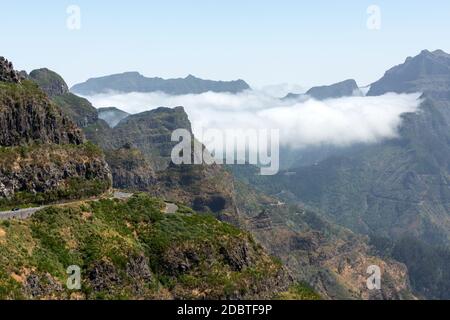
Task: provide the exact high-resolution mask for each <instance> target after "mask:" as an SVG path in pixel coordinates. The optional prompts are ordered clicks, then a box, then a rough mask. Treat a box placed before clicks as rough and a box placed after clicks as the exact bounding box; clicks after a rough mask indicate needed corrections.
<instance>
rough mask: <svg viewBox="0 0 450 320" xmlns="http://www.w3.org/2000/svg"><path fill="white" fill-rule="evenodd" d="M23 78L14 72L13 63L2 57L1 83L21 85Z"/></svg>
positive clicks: (0, 65)
mask: <svg viewBox="0 0 450 320" xmlns="http://www.w3.org/2000/svg"><path fill="white" fill-rule="evenodd" d="M21 78H22V77H21V76H20V74H19V72H17V71H16V70H14V67H13V64H12V62H10V61H8V60H7V59H5V58H4V57H0V81H2V82H12V83H19V82H20V80H21Z"/></svg>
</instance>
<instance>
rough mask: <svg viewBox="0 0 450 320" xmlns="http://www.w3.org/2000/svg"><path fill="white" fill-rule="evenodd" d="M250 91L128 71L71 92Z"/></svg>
mask: <svg viewBox="0 0 450 320" xmlns="http://www.w3.org/2000/svg"><path fill="white" fill-rule="evenodd" d="M248 89H250V86H249V85H248V84H247V83H246V82H245V81H244V80H241V79H239V80H234V81H213V80H203V79H200V78H197V77H195V76H193V75H188V76H187V77H185V78H174V79H163V78H159V77H154V78H147V77H145V76H143V75H142V74H140V73H139V72H124V73H119V74H113V75H109V76H103V77H99V78H90V79H89V80H87V81H86V82H83V83H79V84H76V85H74V86H73V87H72V88H71V89H70V90H71V91H72V92H74V93H77V94H81V95H94V94H100V93H107V92H121V93H130V92H162V93H166V94H172V95H185V94H201V93H205V92H208V91H212V92H227V93H239V92H242V91H245V90H248Z"/></svg>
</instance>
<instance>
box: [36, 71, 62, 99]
mask: <svg viewBox="0 0 450 320" xmlns="http://www.w3.org/2000/svg"><path fill="white" fill-rule="evenodd" d="M29 79H30V80H32V81H34V82H36V83H37V84H38V85H39V87H40V88H41V89H42V90H43V91H44V92H45V93H46V94H47V95H48V96H49V97H54V96H60V95H64V94H66V93H68V92H69V87H68V86H67V84H66V82H65V81H64V79H63V78H62V77H61V76H60V75H59V74H57V73H56V72H53V71H51V70H49V69H46V68H44V69H37V70H33V71H31V73H30V75H29Z"/></svg>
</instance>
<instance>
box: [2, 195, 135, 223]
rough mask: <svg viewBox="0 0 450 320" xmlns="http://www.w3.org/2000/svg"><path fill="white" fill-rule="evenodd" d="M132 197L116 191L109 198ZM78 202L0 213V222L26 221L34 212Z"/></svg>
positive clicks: (122, 198) (123, 198)
mask: <svg viewBox="0 0 450 320" xmlns="http://www.w3.org/2000/svg"><path fill="white" fill-rule="evenodd" d="M132 196H133V194H132V193H126V192H120V191H116V192H114V194H113V196H112V197H111V198H112V199H119V200H126V199H129V198H131V197H132ZM98 200H100V198H99V199H89V200H88V201H98ZM80 201H83V200H76V201H73V202H67V203H59V204H58V203H57V204H50V205H45V206H40V207H34V208H24V209H19V210H16V211H14V210H10V211H0V221H1V220H10V219H19V220H23V219H28V218H29V217H31V216H32V215H33V214H35V213H36V212H38V211H39V210H42V209H45V208H48V207H51V206H67V205H71V204H74V203H79V202H80Z"/></svg>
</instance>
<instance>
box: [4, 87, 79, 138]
mask: <svg viewBox="0 0 450 320" xmlns="http://www.w3.org/2000/svg"><path fill="white" fill-rule="evenodd" d="M36 141H39V142H41V143H56V144H81V143H83V142H84V136H83V133H82V131H81V130H80V129H78V128H77V127H76V125H75V124H74V123H73V122H72V121H70V120H69V119H68V118H66V117H64V116H63V115H62V113H61V111H60V109H59V108H58V107H57V106H55V105H54V104H53V103H51V102H50V101H49V99H48V98H47V96H46V95H45V93H43V92H42V91H40V90H39V88H38V87H37V86H36V85H35V84H34V83H32V82H30V81H28V80H24V81H23V82H22V83H21V84H16V83H11V82H0V145H2V146H16V145H20V144H27V143H30V142H36Z"/></svg>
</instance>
